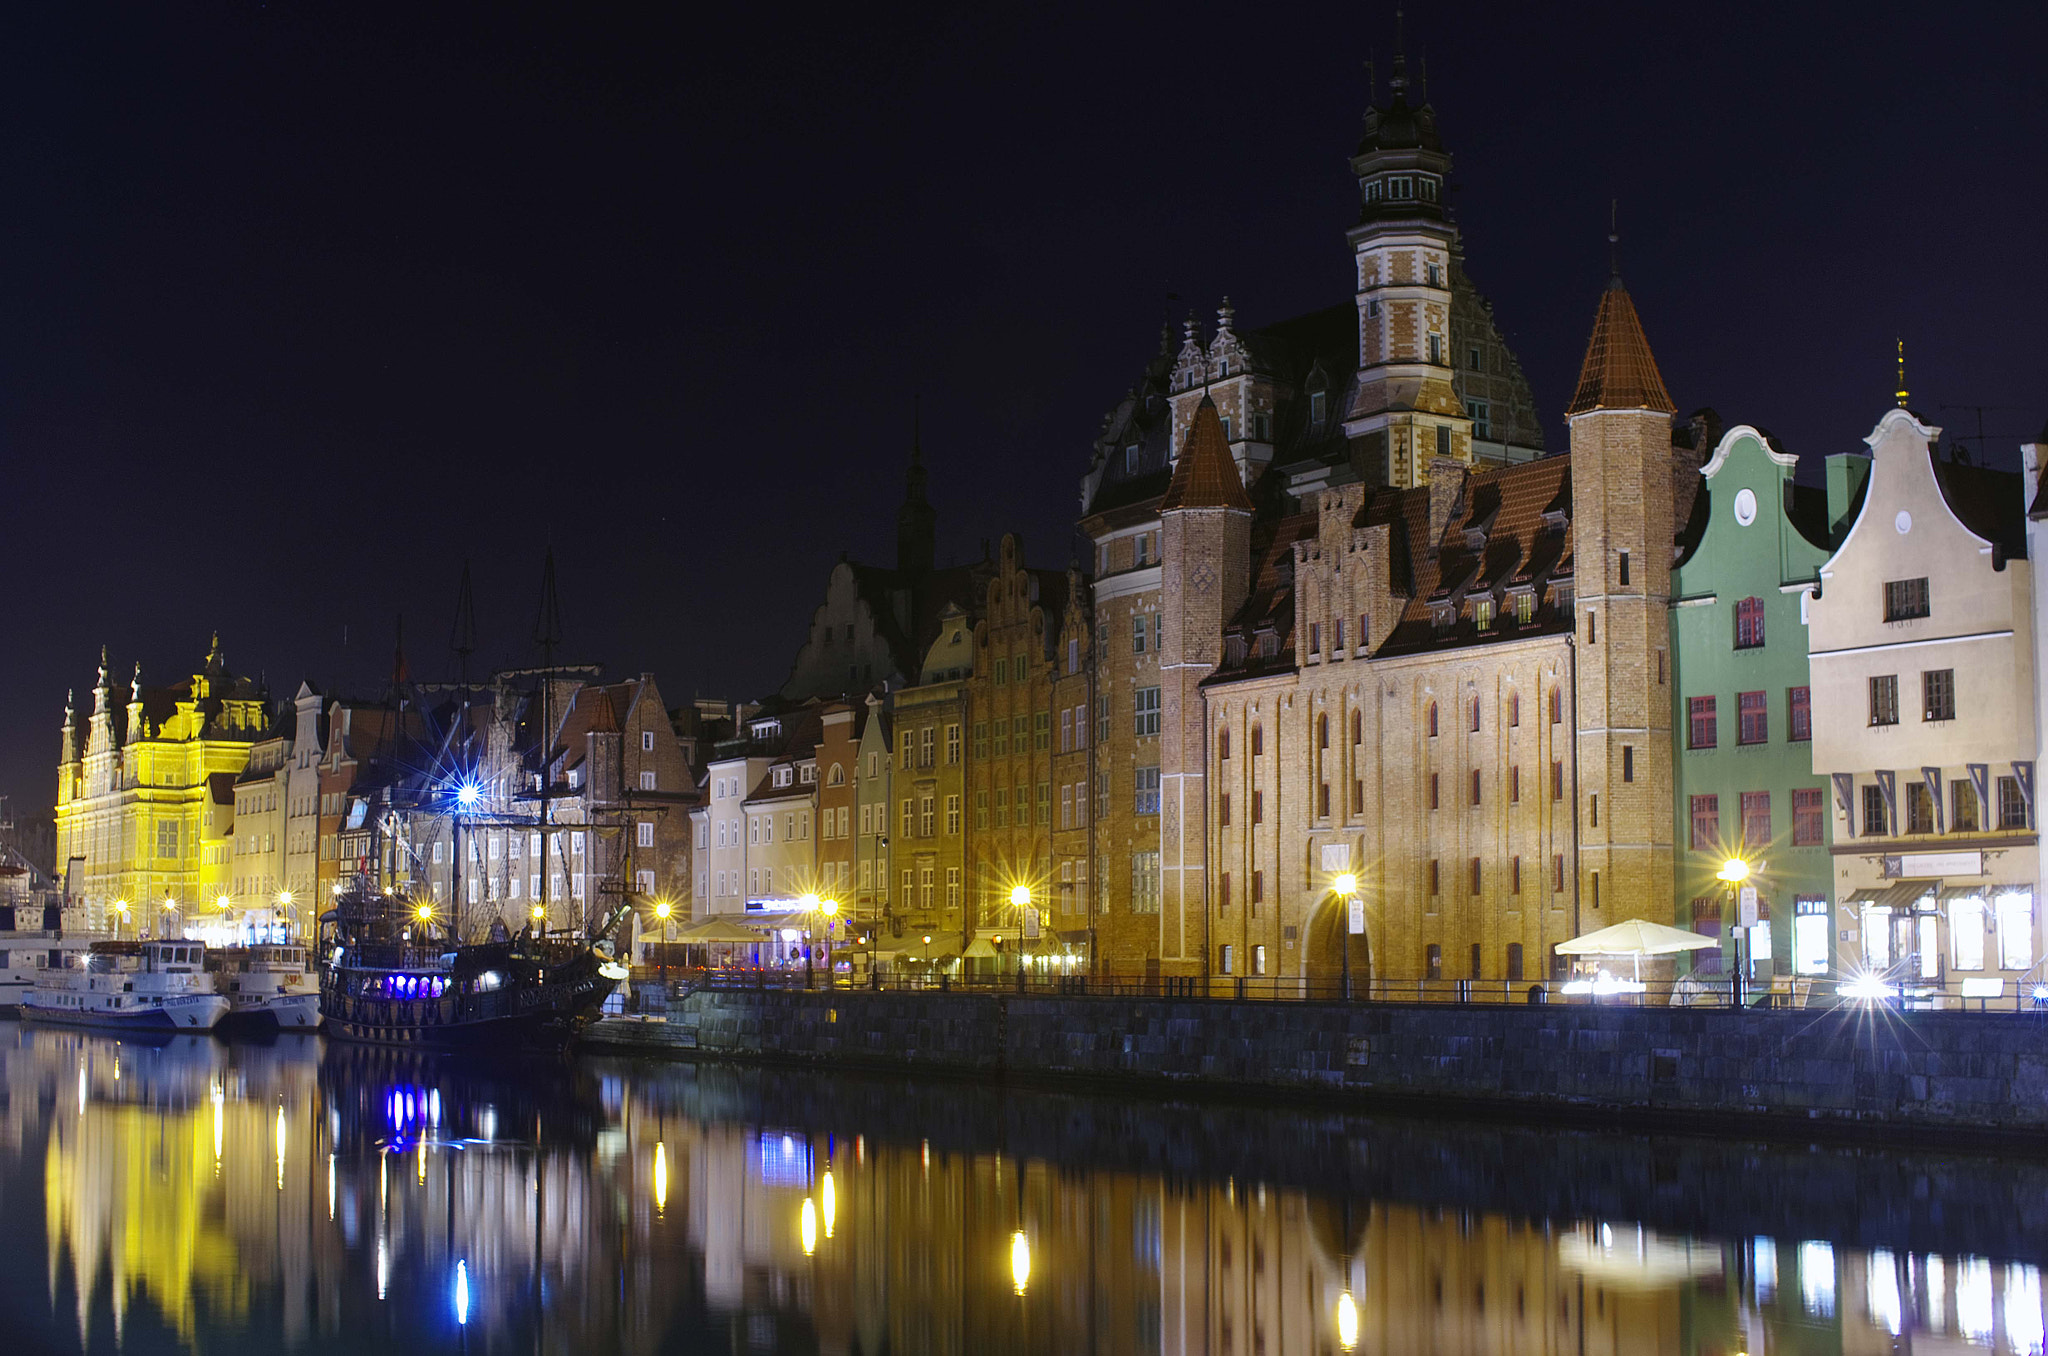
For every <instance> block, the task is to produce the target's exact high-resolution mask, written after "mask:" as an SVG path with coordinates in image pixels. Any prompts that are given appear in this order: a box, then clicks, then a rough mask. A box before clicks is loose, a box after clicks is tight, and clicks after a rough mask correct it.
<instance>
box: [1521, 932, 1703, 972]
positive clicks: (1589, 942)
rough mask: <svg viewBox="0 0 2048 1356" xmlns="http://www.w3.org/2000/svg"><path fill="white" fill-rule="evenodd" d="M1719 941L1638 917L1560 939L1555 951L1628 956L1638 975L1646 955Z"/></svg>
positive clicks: (1692, 948)
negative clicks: (1581, 934) (1578, 935)
mask: <svg viewBox="0 0 2048 1356" xmlns="http://www.w3.org/2000/svg"><path fill="white" fill-rule="evenodd" d="M1720 944H1721V943H1720V942H1719V941H1718V940H1717V939H1715V938H1713V937H1702V936H1701V935H1700V934H1699V933H1697V932H1687V931H1685V930H1684V929H1683V928H1674V927H1666V926H1665V925H1664V924H1662V923H1646V922H1644V921H1643V920H1641V919H1639V918H1637V919H1630V920H1629V921H1628V922H1626V923H1616V924H1614V926H1612V927H1605V928H1601V929H1599V930H1598V931H1595V932H1588V933H1586V934H1585V935H1584V936H1581V937H1574V938H1572V939H1571V940H1570V941H1568V942H1559V943H1558V944H1557V952H1558V954H1559V955H1562V956H1627V957H1629V958H1630V960H1631V961H1633V962H1634V966H1635V976H1636V978H1637V979H1641V978H1642V970H1643V957H1645V956H1668V955H1670V954H1671V953H1672V952H1674V951H1703V950H1705V949H1707V948H1708V947H1717V946H1719V945H1720Z"/></svg>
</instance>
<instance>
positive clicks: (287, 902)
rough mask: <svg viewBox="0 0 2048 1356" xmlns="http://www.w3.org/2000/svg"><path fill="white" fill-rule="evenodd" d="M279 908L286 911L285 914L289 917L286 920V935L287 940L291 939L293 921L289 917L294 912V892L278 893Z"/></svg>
mask: <svg viewBox="0 0 2048 1356" xmlns="http://www.w3.org/2000/svg"><path fill="white" fill-rule="evenodd" d="M277 907H278V908H279V909H281V910H282V911H284V913H285V914H286V915H287V917H286V920H285V935H286V937H287V938H289V937H290V935H291V920H290V917H289V915H290V914H291V911H292V892H291V891H289V890H279V891H278V892H277Z"/></svg>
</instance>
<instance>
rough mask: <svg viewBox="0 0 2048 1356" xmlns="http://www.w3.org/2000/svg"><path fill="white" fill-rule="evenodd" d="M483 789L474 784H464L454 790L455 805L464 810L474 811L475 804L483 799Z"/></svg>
mask: <svg viewBox="0 0 2048 1356" xmlns="http://www.w3.org/2000/svg"><path fill="white" fill-rule="evenodd" d="M483 796H484V793H483V788H481V787H479V786H478V785H477V784H476V783H475V782H464V783H463V784H462V785H461V786H459V787H457V788H456V789H455V803H456V804H457V805H460V806H461V807H462V808H463V809H465V810H474V809H475V808H476V803H477V802H478V801H480V800H482V799H483Z"/></svg>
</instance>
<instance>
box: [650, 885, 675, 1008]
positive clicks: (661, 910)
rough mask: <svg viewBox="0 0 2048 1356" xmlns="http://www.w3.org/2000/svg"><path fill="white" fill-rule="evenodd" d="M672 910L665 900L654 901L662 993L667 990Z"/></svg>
mask: <svg viewBox="0 0 2048 1356" xmlns="http://www.w3.org/2000/svg"><path fill="white" fill-rule="evenodd" d="M674 912H675V910H673V909H671V908H670V907H669V902H668V901H667V900H665V899H658V900H656V901H655V902H654V916H655V917H656V918H659V919H660V920H661V990H662V992H663V993H667V992H668V920H669V915H670V914H672V913H674Z"/></svg>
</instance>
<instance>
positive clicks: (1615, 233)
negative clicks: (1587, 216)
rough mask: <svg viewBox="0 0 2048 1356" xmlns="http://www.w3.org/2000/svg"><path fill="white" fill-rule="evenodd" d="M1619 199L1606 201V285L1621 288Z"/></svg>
mask: <svg viewBox="0 0 2048 1356" xmlns="http://www.w3.org/2000/svg"><path fill="white" fill-rule="evenodd" d="M1620 221H1621V199H1619V198H1609V199H1608V200H1607V285H1608V286H1609V287H1611V288H1619V287H1620V286H1621V225H1620Z"/></svg>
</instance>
